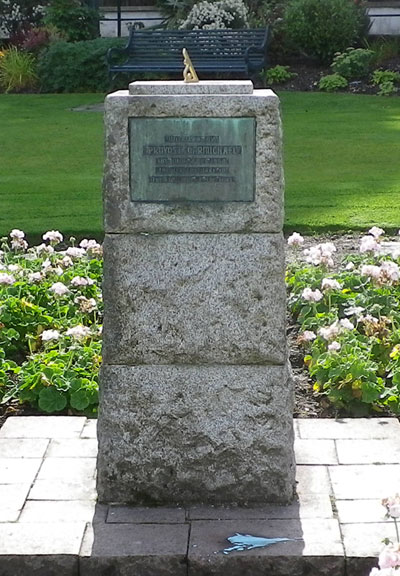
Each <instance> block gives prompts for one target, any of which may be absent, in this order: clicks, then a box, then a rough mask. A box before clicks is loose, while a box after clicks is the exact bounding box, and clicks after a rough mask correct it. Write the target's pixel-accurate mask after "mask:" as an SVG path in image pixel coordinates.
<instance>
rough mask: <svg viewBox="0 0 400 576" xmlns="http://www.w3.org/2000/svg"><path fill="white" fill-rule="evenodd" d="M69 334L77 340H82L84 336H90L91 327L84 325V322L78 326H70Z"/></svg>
mask: <svg viewBox="0 0 400 576" xmlns="http://www.w3.org/2000/svg"><path fill="white" fill-rule="evenodd" d="M67 336H71V337H72V338H75V339H76V340H82V339H83V338H87V337H88V336H90V328H88V327H87V326H82V324H78V325H77V326H73V327H72V328H68V330H67Z"/></svg>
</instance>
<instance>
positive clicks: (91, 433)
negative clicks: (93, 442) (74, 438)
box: [81, 418, 97, 438]
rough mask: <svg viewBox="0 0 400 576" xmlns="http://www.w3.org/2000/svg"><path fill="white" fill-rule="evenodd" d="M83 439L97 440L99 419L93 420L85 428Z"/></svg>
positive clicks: (88, 421)
mask: <svg viewBox="0 0 400 576" xmlns="http://www.w3.org/2000/svg"><path fill="white" fill-rule="evenodd" d="M81 438H97V419H96V418H91V419H90V420H87V421H86V424H85V426H84V427H83V430H82V433H81Z"/></svg>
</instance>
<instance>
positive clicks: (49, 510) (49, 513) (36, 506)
mask: <svg viewBox="0 0 400 576" xmlns="http://www.w3.org/2000/svg"><path fill="white" fill-rule="evenodd" d="M94 509H95V502H94V501H93V500H74V501H63V500H61V501H58V502H57V501H54V500H49V501H46V500H28V502H26V504H25V506H24V509H23V511H22V514H21V516H20V518H19V522H26V523H28V522H29V523H30V524H32V523H36V522H61V521H63V522H91V521H92V520H93V515H94Z"/></svg>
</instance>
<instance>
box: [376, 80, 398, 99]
mask: <svg viewBox="0 0 400 576" xmlns="http://www.w3.org/2000/svg"><path fill="white" fill-rule="evenodd" d="M396 92H397V88H396V86H395V85H394V83H393V82H391V81H390V80H386V81H385V82H382V83H381V84H379V91H378V92H377V94H378V96H392V95H393V94H395V93H396Z"/></svg>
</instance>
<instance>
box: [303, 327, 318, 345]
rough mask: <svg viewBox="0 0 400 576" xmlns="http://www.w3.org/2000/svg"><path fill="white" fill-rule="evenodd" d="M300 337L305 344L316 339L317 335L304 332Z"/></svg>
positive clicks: (307, 331)
mask: <svg viewBox="0 0 400 576" xmlns="http://www.w3.org/2000/svg"><path fill="white" fill-rule="evenodd" d="M302 337H303V339H304V340H306V341H307V342H312V341H313V340H315V339H316V337H317V335H316V334H315V333H314V332H313V331H312V330H304V332H303V334H302Z"/></svg>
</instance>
